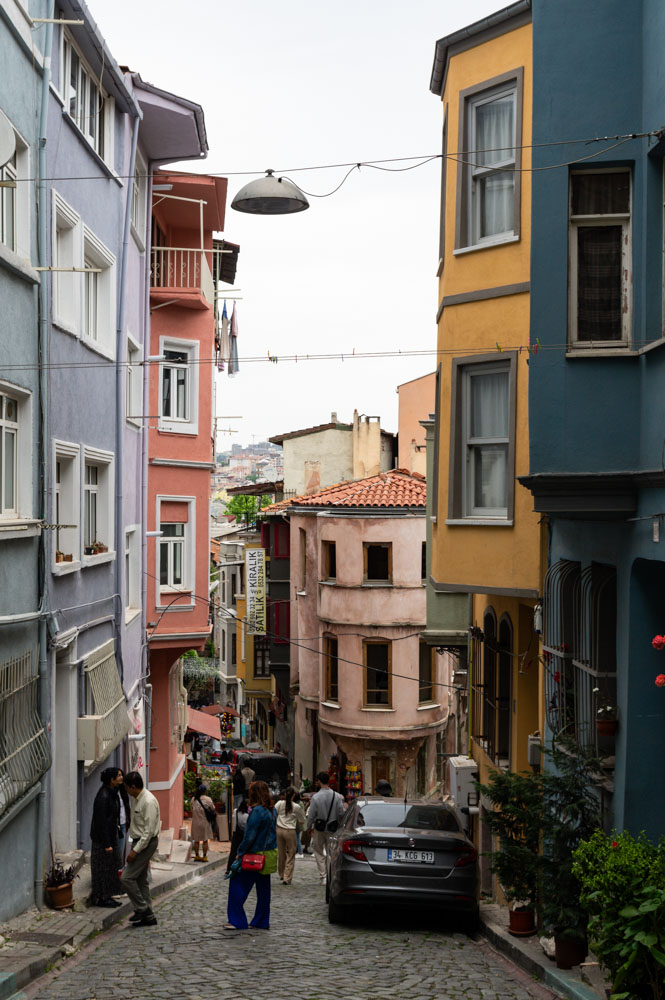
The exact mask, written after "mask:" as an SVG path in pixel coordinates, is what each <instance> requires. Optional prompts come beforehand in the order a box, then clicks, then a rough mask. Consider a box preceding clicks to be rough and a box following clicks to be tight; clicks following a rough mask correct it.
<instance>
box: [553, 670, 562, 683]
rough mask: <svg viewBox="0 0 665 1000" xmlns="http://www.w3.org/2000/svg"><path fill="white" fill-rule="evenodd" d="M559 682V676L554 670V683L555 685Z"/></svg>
mask: <svg viewBox="0 0 665 1000" xmlns="http://www.w3.org/2000/svg"><path fill="white" fill-rule="evenodd" d="M560 681H561V674H560V673H559V671H558V670H555V671H554V683H555V684H559V683H560Z"/></svg>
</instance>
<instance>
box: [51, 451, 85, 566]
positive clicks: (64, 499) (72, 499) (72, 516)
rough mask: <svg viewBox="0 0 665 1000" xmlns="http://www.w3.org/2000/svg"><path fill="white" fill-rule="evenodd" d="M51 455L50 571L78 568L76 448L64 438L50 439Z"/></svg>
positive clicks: (77, 466) (78, 529)
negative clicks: (51, 535)
mask: <svg viewBox="0 0 665 1000" xmlns="http://www.w3.org/2000/svg"><path fill="white" fill-rule="evenodd" d="M53 450H54V457H53V511H52V513H53V521H54V523H55V530H54V538H53V561H52V564H51V568H52V570H53V572H54V573H57V574H60V573H67V572H70V571H71V570H74V569H78V568H79V567H80V565H81V561H80V554H81V553H80V545H81V539H80V528H79V523H80V511H81V481H80V449H79V446H78V445H75V444H68V443H66V442H64V441H55V442H54V449H53Z"/></svg>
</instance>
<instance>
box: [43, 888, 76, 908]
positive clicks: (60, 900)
mask: <svg viewBox="0 0 665 1000" xmlns="http://www.w3.org/2000/svg"><path fill="white" fill-rule="evenodd" d="M46 895H47V897H48V903H49V906H50V907H51V908H52V909H54V910H66V909H67V907H68V906H73V905H74V883H73V882H65V883H64V884H63V885H47V886H46Z"/></svg>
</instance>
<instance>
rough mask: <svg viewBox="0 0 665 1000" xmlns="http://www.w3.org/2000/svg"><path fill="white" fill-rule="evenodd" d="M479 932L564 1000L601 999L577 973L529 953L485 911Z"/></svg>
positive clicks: (481, 917)
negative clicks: (559, 967)
mask: <svg viewBox="0 0 665 1000" xmlns="http://www.w3.org/2000/svg"><path fill="white" fill-rule="evenodd" d="M479 933H480V934H482V935H483V937H485V938H487V940H488V941H489V942H490V943H491V944H492V945H494V947H495V948H496V949H497V951H500V952H501V953H502V954H503V955H506V957H507V958H509V959H510V960H511V962H514V963H515V965H518V966H519V967H520V968H521V969H524V971H525V972H528V973H529V975H530V976H533V977H534V978H535V979H538V980H539V981H540V982H541V983H543V984H544V985H545V986H549V987H550V989H552V990H555V991H556V992H557V993H559V994H560V995H561V996H562V997H564V998H565V1000H598V993H596V992H595V991H594V990H591V989H590V988H589V987H588V986H585V985H584V983H581V982H580V981H579V980H578V979H577V978H576V976H575V974H574V973H572V972H567V971H566V970H565V969H557V968H556V966H554V965H553V964H552V963H551V961H550V960H549V959H548V958H547V956H546V955H545V953H544V952H543V953H542V961H540V960H539V959H538V958H536V957H535V956H534V955H533V954H530V953H529V952H528V951H527V950H526V948H525V947H524V945H523V944H521V940H520V939H519V938H514V937H511V935H510V934H509V933H508V932H507V931H506V930H504V929H503V927H501V926H500V925H497V924H496V923H494V922H493V921H491V920H489V919H488V918H487V916H486V915H485V914H483V913H482V909H481V915H480V929H479Z"/></svg>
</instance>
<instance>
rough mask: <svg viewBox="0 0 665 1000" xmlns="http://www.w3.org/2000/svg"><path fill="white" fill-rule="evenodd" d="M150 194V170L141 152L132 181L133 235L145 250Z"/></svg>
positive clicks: (138, 155) (137, 157)
mask: <svg viewBox="0 0 665 1000" xmlns="http://www.w3.org/2000/svg"><path fill="white" fill-rule="evenodd" d="M147 193H148V169H147V167H146V163H145V160H144V159H143V157H142V156H141V154H140V153H139V152H137V154H136V164H135V166H134V177H133V179H132V216H131V225H132V234H133V236H134V238H135V240H136V241H137V243H138V244H139V246H140V249H141V250H143V249H145V217H146V204H147Z"/></svg>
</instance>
